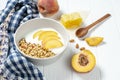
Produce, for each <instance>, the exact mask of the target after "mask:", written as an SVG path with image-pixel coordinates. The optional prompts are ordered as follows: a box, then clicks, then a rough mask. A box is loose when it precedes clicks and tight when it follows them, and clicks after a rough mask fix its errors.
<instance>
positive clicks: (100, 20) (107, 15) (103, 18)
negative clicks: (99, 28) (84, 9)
mask: <svg viewBox="0 0 120 80" xmlns="http://www.w3.org/2000/svg"><path fill="white" fill-rule="evenodd" d="M109 16H111V15H110V14H106V15H104V16H103V17H101V18H100V19H98V20H97V21H95V22H93V23H92V24H90V25H88V26H87V27H86V29H87V30H89V29H90V28H92V27H93V26H95V25H96V24H98V23H100V22H102V21H103V20H105V19H106V18H108V17H109Z"/></svg>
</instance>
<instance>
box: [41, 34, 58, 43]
mask: <svg viewBox="0 0 120 80" xmlns="http://www.w3.org/2000/svg"><path fill="white" fill-rule="evenodd" d="M58 39H60V37H58V36H56V35H50V36H48V37H46V38H44V39H43V40H42V44H45V43H46V42H47V41H50V40H58Z"/></svg>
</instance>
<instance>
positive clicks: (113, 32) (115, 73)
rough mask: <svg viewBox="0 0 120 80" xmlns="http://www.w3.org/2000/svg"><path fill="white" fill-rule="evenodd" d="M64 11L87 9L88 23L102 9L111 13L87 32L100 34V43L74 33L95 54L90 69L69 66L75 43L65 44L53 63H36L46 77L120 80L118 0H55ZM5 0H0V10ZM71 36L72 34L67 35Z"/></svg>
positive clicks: (97, 15) (94, 34) (61, 79)
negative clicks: (95, 44) (93, 44)
mask: <svg viewBox="0 0 120 80" xmlns="http://www.w3.org/2000/svg"><path fill="white" fill-rule="evenodd" d="M58 2H59V5H60V8H61V10H62V11H64V12H73V11H89V15H88V16H87V18H86V19H85V21H84V23H85V25H88V24H90V23H92V22H93V21H95V20H96V19H98V18H100V17H101V16H103V15H104V14H106V13H110V14H111V15H112V17H111V18H109V19H108V20H107V21H105V22H104V23H103V24H101V25H100V26H99V27H98V28H96V29H95V31H93V32H92V33H91V35H90V36H103V37H104V44H102V45H100V46H98V47H89V46H88V45H87V44H86V43H85V42H84V41H80V40H78V39H77V38H76V37H74V38H75V39H76V41H77V43H79V44H80V47H86V48H87V49H89V50H91V51H92V52H93V53H94V55H95V56H96V60H97V64H96V67H95V68H94V70H93V71H91V72H90V73H85V74H82V73H77V72H75V71H74V70H73V69H72V68H71V64H70V61H71V56H72V54H73V53H75V52H77V50H76V49H75V48H74V45H75V44H69V45H68V48H67V49H66V51H65V53H64V55H63V56H62V57H61V58H60V59H59V60H57V61H56V62H55V63H53V64H51V65H47V66H39V68H40V69H41V72H42V73H43V74H44V76H45V77H46V79H47V80H120V76H119V75H120V62H119V61H120V51H119V50H120V48H119V47H120V22H119V21H120V8H119V5H120V0H58ZM5 4H6V1H5V0H0V10H1V9H3V8H4V6H5ZM70 36H72V35H70Z"/></svg>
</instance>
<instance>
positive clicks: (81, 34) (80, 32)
mask: <svg viewBox="0 0 120 80" xmlns="http://www.w3.org/2000/svg"><path fill="white" fill-rule="evenodd" d="M109 16H111V15H110V14H106V15H104V16H103V17H101V18H100V19H98V20H97V21H95V22H93V23H92V24H90V25H88V26H87V27H85V28H79V29H78V30H77V31H76V36H77V37H79V38H82V37H84V36H85V35H86V34H87V33H88V30H89V29H90V28H92V27H94V26H95V25H97V24H98V23H100V22H102V21H103V20H105V19H106V18H108V17H109Z"/></svg>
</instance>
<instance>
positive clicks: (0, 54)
mask: <svg viewBox="0 0 120 80" xmlns="http://www.w3.org/2000/svg"><path fill="white" fill-rule="evenodd" d="M38 13H39V12H38V10H37V6H36V4H35V2H33V1H32V0H8V2H7V5H6V7H5V9H4V10H3V11H2V13H0V75H2V76H3V77H4V79H5V80H44V77H43V75H42V73H41V72H40V70H39V69H38V68H37V67H36V66H34V65H33V64H32V63H31V62H29V61H27V59H26V58H24V57H23V56H22V55H21V54H20V53H19V52H18V50H17V49H16V47H15V45H14V39H13V35H14V33H15V31H16V29H17V28H18V26H19V25H20V24H21V23H23V22H25V21H27V20H29V19H32V18H35V17H37V16H38Z"/></svg>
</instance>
